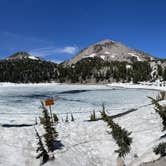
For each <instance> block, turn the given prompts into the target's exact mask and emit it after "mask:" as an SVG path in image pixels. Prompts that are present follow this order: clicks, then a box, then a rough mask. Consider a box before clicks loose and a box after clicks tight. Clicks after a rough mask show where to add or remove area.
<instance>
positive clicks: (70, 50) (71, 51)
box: [57, 46, 78, 54]
mask: <svg viewBox="0 0 166 166" xmlns="http://www.w3.org/2000/svg"><path fill="white" fill-rule="evenodd" d="M77 49H78V48H77V47H74V46H67V47H64V48H61V49H59V50H57V52H58V53H67V54H75V53H76V52H77Z"/></svg>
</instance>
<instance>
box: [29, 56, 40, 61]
mask: <svg viewBox="0 0 166 166" xmlns="http://www.w3.org/2000/svg"><path fill="white" fill-rule="evenodd" d="M28 58H29V59H32V60H39V58H37V57H35V56H29V57H28Z"/></svg>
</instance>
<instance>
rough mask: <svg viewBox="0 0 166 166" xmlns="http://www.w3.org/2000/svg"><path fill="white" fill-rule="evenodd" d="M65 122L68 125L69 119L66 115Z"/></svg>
mask: <svg viewBox="0 0 166 166" xmlns="http://www.w3.org/2000/svg"><path fill="white" fill-rule="evenodd" d="M65 122H66V123H68V122H69V117H68V114H66V119H65Z"/></svg>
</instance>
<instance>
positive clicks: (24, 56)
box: [6, 52, 40, 60]
mask: <svg viewBox="0 0 166 166" xmlns="http://www.w3.org/2000/svg"><path fill="white" fill-rule="evenodd" d="M6 59H7V60H24V59H32V60H40V58H39V57H35V56H32V55H30V54H29V53H27V52H17V53H15V54H13V55H11V56H9V57H8V58H6Z"/></svg>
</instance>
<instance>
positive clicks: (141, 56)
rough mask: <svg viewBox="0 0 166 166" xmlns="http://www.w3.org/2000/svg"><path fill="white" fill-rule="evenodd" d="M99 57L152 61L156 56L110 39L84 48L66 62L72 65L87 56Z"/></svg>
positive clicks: (113, 59) (106, 59) (130, 60)
mask: <svg viewBox="0 0 166 166" xmlns="http://www.w3.org/2000/svg"><path fill="white" fill-rule="evenodd" d="M94 57H98V58H101V59H103V60H104V61H109V62H111V61H119V62H122V61H126V62H130V63H132V62H134V61H151V60H155V58H154V57H152V56H150V55H149V54H146V53H144V52H143V51H139V50H135V49H132V48H129V47H127V46H126V45H124V44H122V43H121V42H115V41H113V40H110V39H106V40H102V41H99V42H97V43H95V44H93V45H91V46H89V47H87V48H85V49H83V50H81V51H80V52H79V53H78V54H77V55H76V56H75V57H73V58H72V59H70V60H69V61H67V62H66V63H65V64H67V65H71V64H75V63H77V62H78V61H80V60H82V59H85V58H94Z"/></svg>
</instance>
